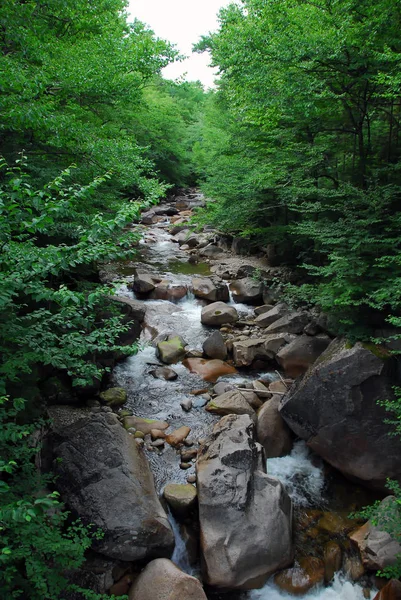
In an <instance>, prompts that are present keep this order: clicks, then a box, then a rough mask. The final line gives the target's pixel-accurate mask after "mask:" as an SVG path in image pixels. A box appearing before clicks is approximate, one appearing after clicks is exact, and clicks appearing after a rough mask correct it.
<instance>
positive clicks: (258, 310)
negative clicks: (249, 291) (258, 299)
mask: <svg viewBox="0 0 401 600" xmlns="http://www.w3.org/2000/svg"><path fill="white" fill-rule="evenodd" d="M272 308H274V306H273V304H262V306H257V307H256V308H255V315H256V316H257V317H258V316H259V315H263V314H265V313H267V312H269V310H272Z"/></svg>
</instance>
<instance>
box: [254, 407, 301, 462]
mask: <svg viewBox="0 0 401 600" xmlns="http://www.w3.org/2000/svg"><path fill="white" fill-rule="evenodd" d="M280 401H281V396H273V397H272V398H271V399H270V400H267V401H266V402H265V403H264V405H263V406H262V408H261V409H260V410H259V412H258V420H257V426H256V432H257V440H258V442H259V443H260V444H262V446H263V448H264V450H265V453H266V458H278V457H280V456H286V455H287V454H289V453H290V452H291V450H292V443H293V442H292V435H291V430H290V428H289V427H288V425H287V423H286V422H285V421H284V419H283V417H282V416H281V415H280V413H279V411H278V407H279V404H280Z"/></svg>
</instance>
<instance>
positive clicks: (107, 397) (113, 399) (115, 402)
mask: <svg viewBox="0 0 401 600" xmlns="http://www.w3.org/2000/svg"><path fill="white" fill-rule="evenodd" d="M99 397H100V399H101V401H102V402H104V403H105V404H108V406H111V407H114V406H122V405H123V404H125V403H126V402H127V392H126V391H125V389H124V388H120V387H113V388H109V389H108V390H105V391H104V392H101V393H100V394H99Z"/></svg>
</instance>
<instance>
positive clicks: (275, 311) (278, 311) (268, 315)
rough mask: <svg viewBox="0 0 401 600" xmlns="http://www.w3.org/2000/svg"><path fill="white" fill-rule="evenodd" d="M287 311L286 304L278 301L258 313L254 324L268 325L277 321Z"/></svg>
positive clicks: (259, 325)
mask: <svg viewBox="0 0 401 600" xmlns="http://www.w3.org/2000/svg"><path fill="white" fill-rule="evenodd" d="M287 313H288V306H287V305H286V304H283V303H280V304H276V306H275V307H274V308H271V309H270V310H268V311H265V312H263V313H261V314H259V315H258V316H257V317H256V319H255V325H258V327H269V325H271V324H272V323H274V322H275V321H278V320H279V319H281V318H282V317H284V316H285V315H286V314H287Z"/></svg>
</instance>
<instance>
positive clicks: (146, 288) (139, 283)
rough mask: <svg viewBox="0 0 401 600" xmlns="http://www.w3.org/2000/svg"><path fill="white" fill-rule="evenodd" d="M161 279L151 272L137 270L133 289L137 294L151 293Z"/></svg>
mask: <svg viewBox="0 0 401 600" xmlns="http://www.w3.org/2000/svg"><path fill="white" fill-rule="evenodd" d="M159 281H160V279H157V278H154V277H153V276H152V275H150V274H149V273H142V272H138V271H137V272H136V273H135V278H134V283H133V285H132V289H133V290H134V292H136V293H137V294H149V292H151V291H152V290H154V289H155V287H156V284H157V283H158V282H159Z"/></svg>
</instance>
